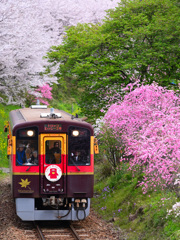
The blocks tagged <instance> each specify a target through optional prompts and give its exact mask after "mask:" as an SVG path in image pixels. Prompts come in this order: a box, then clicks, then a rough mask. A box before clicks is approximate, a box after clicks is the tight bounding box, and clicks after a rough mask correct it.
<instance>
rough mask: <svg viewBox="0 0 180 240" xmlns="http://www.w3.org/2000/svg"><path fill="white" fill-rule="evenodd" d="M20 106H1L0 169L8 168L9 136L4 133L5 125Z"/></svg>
mask: <svg viewBox="0 0 180 240" xmlns="http://www.w3.org/2000/svg"><path fill="white" fill-rule="evenodd" d="M17 108H19V106H14V105H13V106H11V105H8V106H5V105H3V104H0V167H8V164H9V162H8V159H7V134H8V133H4V125H6V122H7V121H8V120H9V112H10V111H11V110H13V109H17Z"/></svg>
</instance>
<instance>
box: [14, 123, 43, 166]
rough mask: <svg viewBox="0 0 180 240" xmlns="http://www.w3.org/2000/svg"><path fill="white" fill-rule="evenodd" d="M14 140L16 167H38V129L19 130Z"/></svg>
mask: <svg viewBox="0 0 180 240" xmlns="http://www.w3.org/2000/svg"><path fill="white" fill-rule="evenodd" d="M16 140H17V141H16V166H24V165H38V164H39V163H38V129H37V128H36V127H32V128H23V129H19V130H18V131H17V135H16Z"/></svg>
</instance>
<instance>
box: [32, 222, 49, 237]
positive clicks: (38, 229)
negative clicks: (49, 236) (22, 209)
mask: <svg viewBox="0 0 180 240" xmlns="http://www.w3.org/2000/svg"><path fill="white" fill-rule="evenodd" d="M34 225H35V227H36V230H37V233H38V235H39V237H40V239H41V240H46V239H45V237H44V235H43V232H42V231H41V229H40V227H39V226H38V225H37V224H36V223H34Z"/></svg>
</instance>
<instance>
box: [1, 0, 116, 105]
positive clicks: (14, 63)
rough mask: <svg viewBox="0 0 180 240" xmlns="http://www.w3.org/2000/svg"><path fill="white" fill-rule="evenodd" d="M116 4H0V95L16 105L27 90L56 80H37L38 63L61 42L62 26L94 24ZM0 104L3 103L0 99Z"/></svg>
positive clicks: (94, 0) (59, 0)
mask: <svg viewBox="0 0 180 240" xmlns="http://www.w3.org/2000/svg"><path fill="white" fill-rule="evenodd" d="M118 2H119V0H86V1H84V0H56V1H54V0H26V1H24V0H0V94H5V95H6V96H7V97H8V100H7V103H8V104H11V103H20V102H21V101H22V100H23V99H22V95H23V94H22V93H23V92H24V90H25V89H28V88H29V86H37V85H40V84H42V83H44V82H48V83H51V82H54V81H56V79H50V78H48V77H41V76H40V75H39V73H40V72H42V71H43V66H44V65H46V64H47V63H46V61H45V60H43V59H42V57H43V56H45V55H46V52H47V51H48V50H49V48H50V47H51V46H52V45H58V44H60V43H61V42H62V35H63V33H64V30H65V27H66V26H71V25H76V24H77V23H85V22H86V23H88V22H91V23H96V22H99V21H101V19H102V18H104V16H105V14H106V12H105V10H107V9H110V8H114V7H116V6H117V5H118ZM0 101H3V100H2V98H1V99H0Z"/></svg>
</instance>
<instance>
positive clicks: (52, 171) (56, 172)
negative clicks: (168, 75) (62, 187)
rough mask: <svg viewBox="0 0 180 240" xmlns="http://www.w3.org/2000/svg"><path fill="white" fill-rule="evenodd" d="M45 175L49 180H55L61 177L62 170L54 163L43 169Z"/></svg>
mask: <svg viewBox="0 0 180 240" xmlns="http://www.w3.org/2000/svg"><path fill="white" fill-rule="evenodd" d="M45 176H46V178H47V179H48V180H49V181H51V182H56V181H58V180H59V179H60V178H61V176H62V171H61V169H60V167H58V166H56V165H50V166H49V167H47V168H46V170H45Z"/></svg>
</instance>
